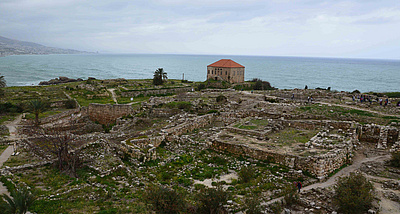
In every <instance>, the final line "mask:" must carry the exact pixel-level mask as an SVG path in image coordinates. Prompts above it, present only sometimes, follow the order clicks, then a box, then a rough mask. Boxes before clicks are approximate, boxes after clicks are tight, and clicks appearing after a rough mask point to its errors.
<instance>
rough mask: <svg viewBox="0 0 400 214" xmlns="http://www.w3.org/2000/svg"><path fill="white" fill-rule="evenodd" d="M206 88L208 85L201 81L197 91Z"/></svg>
mask: <svg viewBox="0 0 400 214" xmlns="http://www.w3.org/2000/svg"><path fill="white" fill-rule="evenodd" d="M206 88H207V85H206V84H204V83H200V84H199V85H198V86H197V88H196V90H197V91H201V90H203V89H206Z"/></svg>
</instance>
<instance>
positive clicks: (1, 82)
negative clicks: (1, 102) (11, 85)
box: [0, 76, 7, 96]
mask: <svg viewBox="0 0 400 214" xmlns="http://www.w3.org/2000/svg"><path fill="white" fill-rule="evenodd" d="M6 86H7V84H6V80H5V79H4V76H0V96H3V95H4V91H3V89H2V88H4V87H6Z"/></svg>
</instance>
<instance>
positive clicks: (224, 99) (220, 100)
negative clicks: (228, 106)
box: [216, 94, 228, 103]
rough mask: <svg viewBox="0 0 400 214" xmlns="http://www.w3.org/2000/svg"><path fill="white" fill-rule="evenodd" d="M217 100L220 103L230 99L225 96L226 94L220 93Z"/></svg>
mask: <svg viewBox="0 0 400 214" xmlns="http://www.w3.org/2000/svg"><path fill="white" fill-rule="evenodd" d="M216 100H217V102H218V103H219V102H226V101H227V100H228V99H227V98H226V97H225V96H224V95H222V94H221V95H219V96H218V97H217V99H216Z"/></svg>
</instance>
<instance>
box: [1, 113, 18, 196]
mask: <svg viewBox="0 0 400 214" xmlns="http://www.w3.org/2000/svg"><path fill="white" fill-rule="evenodd" d="M21 119H22V115H19V116H18V117H17V118H16V119H15V120H13V121H12V122H9V123H7V124H5V125H6V127H7V128H8V130H9V132H10V137H9V139H10V140H18V136H17V126H18V124H19V123H20V122H21ZM13 153H14V148H13V146H9V147H7V149H6V150H4V152H3V153H2V154H1V155H0V168H1V167H2V166H3V163H4V162H6V161H7V160H8V158H9V157H10V156H11V155H12V154H13ZM1 194H7V195H10V193H9V192H8V190H7V188H6V187H5V186H4V185H3V183H1V182H0V195H1Z"/></svg>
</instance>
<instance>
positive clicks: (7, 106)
mask: <svg viewBox="0 0 400 214" xmlns="http://www.w3.org/2000/svg"><path fill="white" fill-rule="evenodd" d="M23 111H24V108H23V107H22V105H21V104H19V105H14V104H12V103H9V102H7V103H0V114H3V113H22V112H23Z"/></svg>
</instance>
